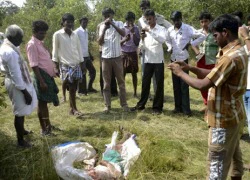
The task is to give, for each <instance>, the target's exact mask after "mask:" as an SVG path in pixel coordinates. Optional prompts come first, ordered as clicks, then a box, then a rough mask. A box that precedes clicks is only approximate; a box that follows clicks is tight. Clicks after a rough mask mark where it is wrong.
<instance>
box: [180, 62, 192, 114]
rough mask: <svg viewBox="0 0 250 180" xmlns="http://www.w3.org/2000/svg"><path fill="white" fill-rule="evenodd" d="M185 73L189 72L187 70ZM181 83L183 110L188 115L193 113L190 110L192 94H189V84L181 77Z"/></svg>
mask: <svg viewBox="0 0 250 180" xmlns="http://www.w3.org/2000/svg"><path fill="white" fill-rule="evenodd" d="M185 63H187V64H188V60H185ZM185 73H187V74H188V71H185ZM180 83H181V105H182V106H181V107H182V111H183V113H184V114H186V115H188V116H189V115H191V110H190V96H189V85H188V84H187V83H186V82H185V81H183V80H182V79H180Z"/></svg>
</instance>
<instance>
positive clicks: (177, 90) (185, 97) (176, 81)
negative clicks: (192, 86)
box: [172, 59, 191, 114]
mask: <svg viewBox="0 0 250 180" xmlns="http://www.w3.org/2000/svg"><path fill="white" fill-rule="evenodd" d="M185 62H186V63H187V64H188V59H187V60H185ZM186 73H187V74H188V71H186ZM172 81H173V90H174V102H175V110H177V111H180V112H183V113H185V114H189V113H190V112H191V110H190V99H189V85H188V84H187V83H185V82H184V81H183V80H182V79H181V78H179V77H178V76H176V75H175V74H173V73H172Z"/></svg>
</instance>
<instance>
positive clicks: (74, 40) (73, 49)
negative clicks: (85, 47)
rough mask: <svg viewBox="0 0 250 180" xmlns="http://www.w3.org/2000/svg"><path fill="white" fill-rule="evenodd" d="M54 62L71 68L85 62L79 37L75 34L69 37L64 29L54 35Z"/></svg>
mask: <svg viewBox="0 0 250 180" xmlns="http://www.w3.org/2000/svg"><path fill="white" fill-rule="evenodd" d="M52 60H53V61H54V62H60V63H62V64H65V65H68V66H70V67H75V66H77V65H78V64H79V63H81V62H83V61H84V60H83V55H82V48H81V44H80V40H79V38H78V35H77V34H76V33H74V32H72V33H71V35H70V36H69V35H68V34H67V33H66V32H65V31H64V29H60V30H59V31H56V32H55V33H54V35H53V50H52Z"/></svg>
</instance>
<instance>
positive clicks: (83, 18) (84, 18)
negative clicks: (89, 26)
mask: <svg viewBox="0 0 250 180" xmlns="http://www.w3.org/2000/svg"><path fill="white" fill-rule="evenodd" d="M83 20H85V21H89V19H88V18H87V17H86V16H83V17H82V18H81V19H80V20H79V22H80V23H81V22H82V21H83Z"/></svg>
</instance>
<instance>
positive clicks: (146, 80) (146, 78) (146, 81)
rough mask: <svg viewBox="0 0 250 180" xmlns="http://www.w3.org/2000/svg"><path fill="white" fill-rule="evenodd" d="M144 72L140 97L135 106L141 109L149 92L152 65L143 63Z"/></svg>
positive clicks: (152, 70)
mask: <svg viewBox="0 0 250 180" xmlns="http://www.w3.org/2000/svg"><path fill="white" fill-rule="evenodd" d="M144 65H145V66H144V73H143V77H142V90H141V98H140V100H139V102H138V103H137V105H136V106H137V107H141V108H142V109H144V108H145V105H146V103H147V101H148V97H149V93H150V84H151V79H152V76H153V74H154V67H153V65H152V64H150V63H145V64H144Z"/></svg>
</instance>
